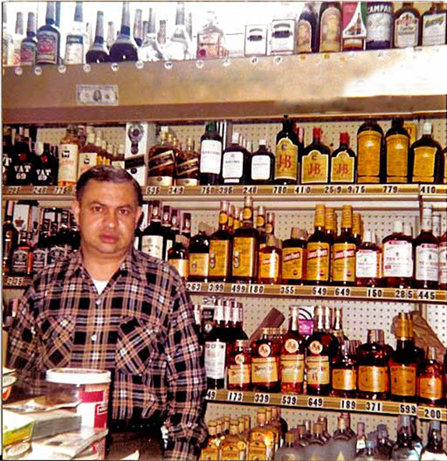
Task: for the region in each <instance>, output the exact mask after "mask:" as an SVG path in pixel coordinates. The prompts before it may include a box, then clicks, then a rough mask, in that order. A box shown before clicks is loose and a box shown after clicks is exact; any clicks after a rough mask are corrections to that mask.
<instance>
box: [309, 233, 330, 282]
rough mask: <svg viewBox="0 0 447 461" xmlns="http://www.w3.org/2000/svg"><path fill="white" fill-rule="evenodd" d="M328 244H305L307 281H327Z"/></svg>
mask: <svg viewBox="0 0 447 461" xmlns="http://www.w3.org/2000/svg"><path fill="white" fill-rule="evenodd" d="M329 253H330V250H329V243H327V242H309V243H308V244H307V275H306V278H307V280H318V281H323V282H328V281H329Z"/></svg>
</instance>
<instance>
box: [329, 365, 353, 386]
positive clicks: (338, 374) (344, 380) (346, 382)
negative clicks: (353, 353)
mask: <svg viewBox="0 0 447 461" xmlns="http://www.w3.org/2000/svg"><path fill="white" fill-rule="evenodd" d="M332 387H333V388H334V389H335V390H338V391H352V390H355V389H357V371H356V370H344V369H333V370H332Z"/></svg>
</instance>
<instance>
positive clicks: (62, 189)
mask: <svg viewBox="0 0 447 461" xmlns="http://www.w3.org/2000/svg"><path fill="white" fill-rule="evenodd" d="M67 192H68V187H67V186H55V187H54V194H55V195H65V194H66V193H67Z"/></svg>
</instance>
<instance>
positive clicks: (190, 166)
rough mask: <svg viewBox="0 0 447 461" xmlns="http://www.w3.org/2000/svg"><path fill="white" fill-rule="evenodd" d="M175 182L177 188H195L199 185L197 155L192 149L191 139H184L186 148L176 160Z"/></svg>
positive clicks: (192, 142)
mask: <svg viewBox="0 0 447 461" xmlns="http://www.w3.org/2000/svg"><path fill="white" fill-rule="evenodd" d="M175 170H176V174H175V176H176V180H175V183H176V184H177V185H178V186H197V185H198V184H199V179H198V177H199V153H198V152H196V151H195V149H194V141H193V140H192V138H186V148H185V149H183V150H181V151H180V153H179V155H178V157H177V158H176V165H175Z"/></svg>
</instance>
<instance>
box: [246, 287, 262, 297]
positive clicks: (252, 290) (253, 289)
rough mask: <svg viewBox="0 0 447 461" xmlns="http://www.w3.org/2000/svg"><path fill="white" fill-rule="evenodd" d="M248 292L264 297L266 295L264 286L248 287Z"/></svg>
mask: <svg viewBox="0 0 447 461" xmlns="http://www.w3.org/2000/svg"><path fill="white" fill-rule="evenodd" d="M248 292H249V293H251V294H258V295H262V294H263V293H264V285H248Z"/></svg>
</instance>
